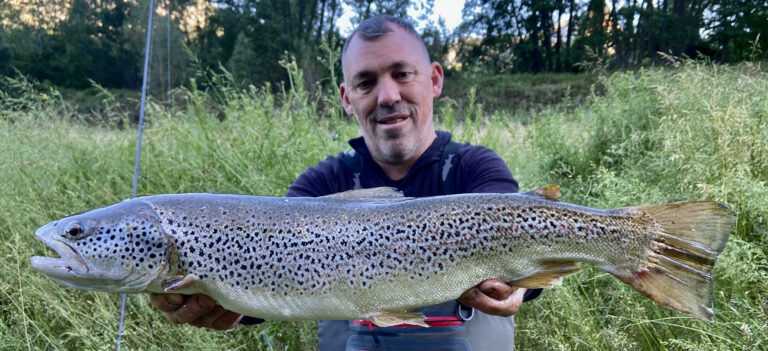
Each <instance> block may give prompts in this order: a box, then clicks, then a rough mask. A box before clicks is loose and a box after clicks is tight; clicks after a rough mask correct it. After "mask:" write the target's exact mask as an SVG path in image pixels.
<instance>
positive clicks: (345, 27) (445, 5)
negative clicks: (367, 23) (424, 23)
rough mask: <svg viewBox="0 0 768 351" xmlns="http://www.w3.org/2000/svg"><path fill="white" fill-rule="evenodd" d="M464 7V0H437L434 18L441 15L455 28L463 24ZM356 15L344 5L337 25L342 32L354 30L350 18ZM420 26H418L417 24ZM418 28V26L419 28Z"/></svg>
mask: <svg viewBox="0 0 768 351" xmlns="http://www.w3.org/2000/svg"><path fill="white" fill-rule="evenodd" d="M463 8H464V1H460V0H435V7H434V14H433V16H434V20H435V22H437V19H438V18H439V17H443V18H444V19H445V26H446V27H448V30H451V31H452V30H453V29H454V28H456V27H457V26H458V25H459V24H461V10H462V9H463ZM353 16H354V13H352V10H351V9H350V8H348V7H346V6H344V14H343V15H342V16H341V18H339V20H338V22H336V23H337V25H338V26H339V28H340V29H341V34H342V35H344V36H346V35H349V34H350V32H352V24H351V23H350V20H351V19H352V17H353ZM417 27H418V26H417ZM417 29H418V28H417Z"/></svg>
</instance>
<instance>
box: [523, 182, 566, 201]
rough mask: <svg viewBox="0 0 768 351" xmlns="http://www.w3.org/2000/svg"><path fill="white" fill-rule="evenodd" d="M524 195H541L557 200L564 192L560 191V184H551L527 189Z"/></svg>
mask: <svg viewBox="0 0 768 351" xmlns="http://www.w3.org/2000/svg"><path fill="white" fill-rule="evenodd" d="M522 195H528V196H539V197H543V198H545V199H547V200H550V201H557V200H558V199H560V197H561V196H563V194H562V193H560V186H559V185H557V184H550V185H547V186H544V187H541V188H538V189H533V190H531V191H526V192H524V193H523V194H522Z"/></svg>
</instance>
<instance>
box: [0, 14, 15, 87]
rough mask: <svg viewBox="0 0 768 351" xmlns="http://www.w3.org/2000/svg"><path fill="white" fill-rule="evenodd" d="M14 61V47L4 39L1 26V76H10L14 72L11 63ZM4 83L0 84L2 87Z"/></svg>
mask: <svg viewBox="0 0 768 351" xmlns="http://www.w3.org/2000/svg"><path fill="white" fill-rule="evenodd" d="M12 62H13V49H11V47H10V46H9V45H8V43H6V42H5V40H4V39H3V32H2V28H0V76H9V75H11V73H12V70H11V63H12ZM0 84H2V83H0ZM1 86H2V85H0V87H1Z"/></svg>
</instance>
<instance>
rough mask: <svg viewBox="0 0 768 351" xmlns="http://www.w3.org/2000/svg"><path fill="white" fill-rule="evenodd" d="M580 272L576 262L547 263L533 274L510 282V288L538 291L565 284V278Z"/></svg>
mask: <svg viewBox="0 0 768 351" xmlns="http://www.w3.org/2000/svg"><path fill="white" fill-rule="evenodd" d="M578 271H579V266H577V265H576V262H553V263H547V264H545V265H544V266H542V267H541V268H539V269H537V270H535V271H533V272H532V273H531V274H529V275H527V276H525V277H523V278H520V279H517V280H513V281H510V282H507V284H509V285H510V286H516V287H520V288H528V289H537V288H551V287H552V286H554V285H560V284H562V283H563V277H564V276H566V275H569V274H573V273H576V272H578Z"/></svg>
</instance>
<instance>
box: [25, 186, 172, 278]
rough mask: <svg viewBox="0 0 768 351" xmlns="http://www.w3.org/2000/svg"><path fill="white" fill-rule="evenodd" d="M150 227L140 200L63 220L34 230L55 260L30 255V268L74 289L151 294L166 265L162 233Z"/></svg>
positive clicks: (153, 220) (148, 211)
mask: <svg viewBox="0 0 768 351" xmlns="http://www.w3.org/2000/svg"><path fill="white" fill-rule="evenodd" d="M128 214H131V215H132V217H131V218H127V217H126V215H128ZM155 223H158V222H157V221H156V218H155V216H154V213H153V211H152V209H151V208H150V207H149V206H148V205H147V204H145V203H143V202H141V201H131V202H129V201H124V202H122V203H119V204H116V205H113V206H109V207H105V208H100V209H96V210H92V211H88V212H84V213H80V214H76V215H72V216H68V217H65V218H62V219H60V220H56V221H53V222H50V223H48V224H46V225H44V226H42V227H40V228H38V229H37V230H36V231H35V238H37V239H38V240H40V241H41V242H43V243H44V244H46V245H47V246H48V247H50V248H51V249H53V250H54V251H56V253H57V254H58V255H59V256H60V257H41V256H35V257H32V258H31V260H30V264H31V266H32V268H35V269H36V270H38V271H40V272H41V273H43V274H44V275H45V276H47V277H48V278H50V279H51V280H53V281H55V282H57V283H59V284H62V285H65V286H69V287H74V288H77V289H83V290H95V291H106V292H119V293H137V292H146V291H149V290H153V289H154V290H157V287H156V286H155V285H157V286H159V281H160V280H162V279H163V277H164V274H165V273H167V270H168V262H167V259H166V255H167V250H166V249H167V246H166V245H165V243H166V240H165V237H164V233H162V231H161V230H159V229H158V227H157V226H156V225H155ZM73 225H74V228H78V229H79V230H81V231H80V232H79V233H78V234H77V235H74V236H73V234H72V233H70V232H68V231H69V230H71V228H73ZM154 290H153V291H154Z"/></svg>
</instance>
